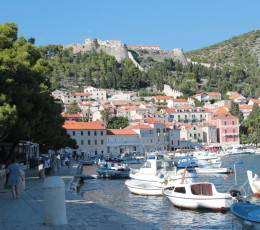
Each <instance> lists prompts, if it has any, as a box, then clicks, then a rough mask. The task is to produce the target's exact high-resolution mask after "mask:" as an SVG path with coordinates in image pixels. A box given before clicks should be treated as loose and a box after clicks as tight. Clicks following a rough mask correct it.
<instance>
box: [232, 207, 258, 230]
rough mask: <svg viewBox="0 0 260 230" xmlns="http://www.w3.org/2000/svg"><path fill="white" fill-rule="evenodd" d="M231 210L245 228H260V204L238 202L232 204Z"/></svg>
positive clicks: (255, 229)
mask: <svg viewBox="0 0 260 230" xmlns="http://www.w3.org/2000/svg"><path fill="white" fill-rule="evenodd" d="M230 211H231V212H232V213H233V215H234V216H236V218H237V219H238V221H239V223H240V224H241V225H242V227H243V228H245V229H252V230H260V205H257V204H251V203H245V202H238V203H235V204H233V205H231V207H230Z"/></svg>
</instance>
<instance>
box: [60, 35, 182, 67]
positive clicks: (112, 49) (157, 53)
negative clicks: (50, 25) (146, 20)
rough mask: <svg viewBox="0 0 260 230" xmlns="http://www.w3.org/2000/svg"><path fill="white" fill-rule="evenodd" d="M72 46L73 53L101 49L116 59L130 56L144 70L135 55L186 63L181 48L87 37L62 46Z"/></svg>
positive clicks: (98, 50)
mask: <svg viewBox="0 0 260 230" xmlns="http://www.w3.org/2000/svg"><path fill="white" fill-rule="evenodd" d="M69 47H72V48H73V53H79V52H87V51H92V50H94V51H96V52H100V51H103V52H105V53H107V54H109V55H111V56H114V57H115V58H116V60H117V61H119V62H120V61H121V60H122V59H125V58H130V59H131V60H132V61H133V62H134V64H135V65H136V66H137V67H138V68H139V69H140V70H144V69H143V68H142V67H141V66H140V65H139V64H138V62H137V61H136V57H138V56H142V57H144V58H146V57H152V58H153V59H154V60H156V61H163V60H164V59H168V58H172V59H175V60H179V61H181V62H182V63H183V64H186V63H187V59H186V57H185V56H184V53H183V50H182V49H173V50H161V49H160V47H159V46H127V45H125V44H123V43H122V42H121V41H120V40H107V41H101V40H99V39H96V38H88V39H86V40H85V43H84V44H79V43H76V44H69V45H65V46H64V48H69Z"/></svg>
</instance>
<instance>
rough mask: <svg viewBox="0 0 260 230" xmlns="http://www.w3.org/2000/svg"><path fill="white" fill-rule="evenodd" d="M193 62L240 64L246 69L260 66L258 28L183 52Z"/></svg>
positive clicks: (259, 31)
mask: <svg viewBox="0 0 260 230" xmlns="http://www.w3.org/2000/svg"><path fill="white" fill-rule="evenodd" d="M185 55H186V57H188V58H190V59H191V60H192V61H195V62H202V63H203V62H204V63H209V64H212V65H215V64H216V65H218V66H223V65H225V64H228V65H232V66H240V67H242V68H244V69H246V70H251V69H252V68H259V67H260V30H259V29H257V30H254V31H251V32H249V33H245V34H242V35H240V36H235V37H232V38H231V39H228V40H226V41H223V42H220V43H217V44H214V45H212V46H208V47H205V48H202V49H198V50H193V51H190V52H186V53H185Z"/></svg>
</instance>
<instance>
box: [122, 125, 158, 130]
mask: <svg viewBox="0 0 260 230" xmlns="http://www.w3.org/2000/svg"><path fill="white" fill-rule="evenodd" d="M125 129H153V127H152V126H150V125H139V124H137V125H129V126H127V127H125Z"/></svg>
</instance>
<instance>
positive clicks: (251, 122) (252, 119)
mask: <svg viewBox="0 0 260 230" xmlns="http://www.w3.org/2000/svg"><path fill="white" fill-rule="evenodd" d="M245 126H246V127H247V134H248V143H254V144H255V145H257V144H259V143H260V108H259V106H258V105H257V104H256V103H255V104H254V106H253V109H252V111H251V113H250V114H249V116H248V117H247V119H246V121H245Z"/></svg>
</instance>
